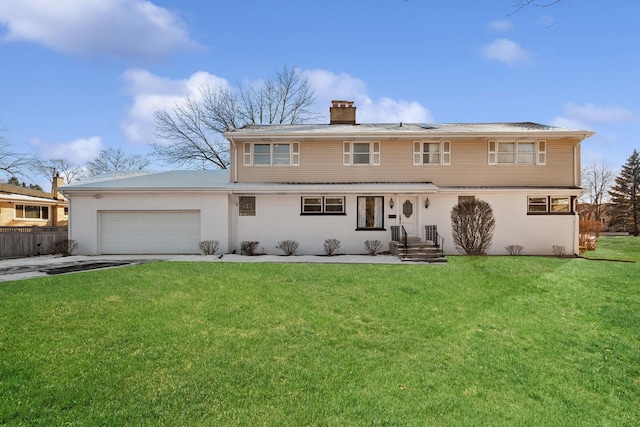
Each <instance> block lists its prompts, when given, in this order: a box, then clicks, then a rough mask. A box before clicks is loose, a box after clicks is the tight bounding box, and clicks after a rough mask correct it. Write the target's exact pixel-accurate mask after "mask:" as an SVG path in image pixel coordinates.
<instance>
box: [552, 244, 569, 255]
mask: <svg viewBox="0 0 640 427" xmlns="http://www.w3.org/2000/svg"><path fill="white" fill-rule="evenodd" d="M551 250H552V251H553V254H554V255H555V256H557V257H563V256H565V254H566V253H567V248H566V247H564V246H560V245H553V246H551Z"/></svg>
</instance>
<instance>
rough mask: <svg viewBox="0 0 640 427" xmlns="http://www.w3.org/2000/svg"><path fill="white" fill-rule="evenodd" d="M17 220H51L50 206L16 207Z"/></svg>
mask: <svg viewBox="0 0 640 427" xmlns="http://www.w3.org/2000/svg"><path fill="white" fill-rule="evenodd" d="M16 219H43V220H48V219H49V207H48V206H29V205H16Z"/></svg>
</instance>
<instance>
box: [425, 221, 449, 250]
mask: <svg viewBox="0 0 640 427" xmlns="http://www.w3.org/2000/svg"><path fill="white" fill-rule="evenodd" d="M424 232H425V236H426V238H427V240H431V241H432V242H433V243H434V244H435V245H436V247H437V248H438V249H440V250H444V237H442V236H441V235H440V233H438V230H437V229H436V228H435V226H429V225H425V227H424Z"/></svg>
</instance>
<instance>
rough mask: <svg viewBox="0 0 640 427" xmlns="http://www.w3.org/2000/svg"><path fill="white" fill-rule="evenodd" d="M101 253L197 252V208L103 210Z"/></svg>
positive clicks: (198, 231) (198, 237) (198, 219)
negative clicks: (186, 209) (176, 209)
mask: <svg viewBox="0 0 640 427" xmlns="http://www.w3.org/2000/svg"><path fill="white" fill-rule="evenodd" d="M100 241H101V249H102V251H101V252H102V253H103V254H197V253H200V247H199V242H200V212H199V211H102V212H100Z"/></svg>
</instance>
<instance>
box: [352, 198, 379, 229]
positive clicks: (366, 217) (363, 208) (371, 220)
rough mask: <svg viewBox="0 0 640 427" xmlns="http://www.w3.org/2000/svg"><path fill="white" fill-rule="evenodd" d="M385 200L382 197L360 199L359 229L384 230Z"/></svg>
mask: <svg viewBox="0 0 640 427" xmlns="http://www.w3.org/2000/svg"><path fill="white" fill-rule="evenodd" d="M383 207H384V199H383V198H382V197H358V229H359V230H383V229H384V212H383V209H384V208H383Z"/></svg>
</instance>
